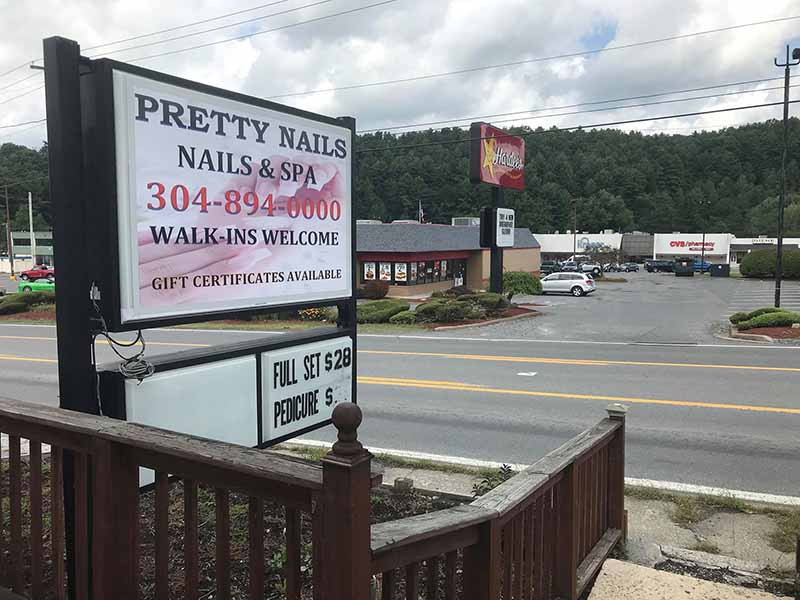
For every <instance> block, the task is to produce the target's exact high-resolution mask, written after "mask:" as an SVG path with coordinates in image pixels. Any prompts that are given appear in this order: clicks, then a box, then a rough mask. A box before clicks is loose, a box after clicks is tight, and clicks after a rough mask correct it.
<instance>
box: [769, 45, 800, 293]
mask: <svg viewBox="0 0 800 600" xmlns="http://www.w3.org/2000/svg"><path fill="white" fill-rule="evenodd" d="M798 64H800V48H795V49H794V51H792V60H790V59H789V45H788V44H787V45H786V62H785V63H779V62H778V59H777V58H776V59H775V66H776V67H784V76H783V155H782V156H781V195H780V200H779V201H778V250H777V252H776V256H775V308H780V306H781V280H782V279H783V208H784V206H785V205H786V155H787V154H788V153H789V77H790V74H789V70H790V68H791V67H793V66H795V65H798Z"/></svg>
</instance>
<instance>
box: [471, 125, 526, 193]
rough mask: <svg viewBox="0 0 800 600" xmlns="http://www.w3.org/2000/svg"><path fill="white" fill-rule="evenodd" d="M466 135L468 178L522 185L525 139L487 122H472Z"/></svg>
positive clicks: (508, 186) (504, 184) (473, 181)
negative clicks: (467, 138) (468, 155)
mask: <svg viewBox="0 0 800 600" xmlns="http://www.w3.org/2000/svg"><path fill="white" fill-rule="evenodd" d="M469 137H470V145H471V147H470V181H471V182H472V183H488V184H491V185H494V186H499V187H505V188H511V189H514V190H523V189H525V139H524V138H521V137H518V136H514V135H509V134H508V133H506V132H505V131H503V130H502V129H498V128H497V127H492V126H491V125H489V124H487V123H473V124H472V125H471V127H470V130H469Z"/></svg>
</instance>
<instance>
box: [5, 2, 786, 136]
mask: <svg viewBox="0 0 800 600" xmlns="http://www.w3.org/2000/svg"><path fill="white" fill-rule="evenodd" d="M191 4H192V6H191V8H188V5H189V3H188V2H164V1H163V0H160V1H156V0H135V1H134V0H112V1H108V0H105V1H100V0H30V1H28V2H15V1H13V0H0V14H3V21H2V32H3V35H2V36H0V73H5V74H4V75H2V76H0V143H4V142H14V143H20V144H27V145H31V146H38V145H39V144H40V143H41V141H42V140H44V139H45V138H46V129H45V124H43V123H41V124H33V125H24V126H20V127H8V126H9V125H15V124H17V123H23V122H28V121H34V120H37V119H41V118H43V117H44V116H45V108H44V90H43V89H40V88H41V86H42V85H43V76H42V74H41V71H32V70H30V69H28V68H27V66H25V67H24V68H20V69H17V70H14V71H12V72H10V73H6V72H7V71H10V70H11V69H14V68H15V67H18V66H20V65H24V64H25V63H26V61H31V60H33V59H37V58H39V57H40V56H41V40H42V38H44V37H47V36H51V35H61V36H64V37H68V38H72V39H74V40H77V41H78V42H79V43H80V44H81V47H82V49H83V53H84V54H85V55H88V56H109V57H113V58H115V59H118V60H122V61H130V62H134V63H136V64H138V65H141V66H144V67H147V68H150V69H154V70H159V71H165V72H168V73H172V74H175V75H178V76H181V77H185V78H188V79H194V80H199V81H202V82H206V83H210V84H212V85H216V86H220V87H224V88H229V89H232V90H236V91H240V92H243V93H246V94H251V95H254V96H260V97H270V98H272V97H280V98H279V99H277V101H279V102H284V103H286V104H291V105H295V106H300V107H302V108H306V109H309V110H313V111H316V112H320V113H324V114H328V115H332V116H341V115H352V116H355V117H356V118H357V122H358V128H359V129H360V130H369V129H374V128H388V127H398V126H403V125H416V126H417V128H424V126H421V125H419V124H425V123H428V122H431V121H442V120H452V121H451V122H452V123H453V124H463V123H469V121H470V120H473V119H474V118H477V117H481V120H487V121H491V122H494V123H497V124H500V125H508V124H511V123H525V124H529V125H532V126H539V125H541V126H552V125H557V126H574V125H590V124H596V123H603V122H608V121H613V120H619V119H637V118H642V117H649V116H658V115H668V114H674V113H683V112H692V111H701V110H711V109H717V108H725V107H732V106H742V105H749V104H759V103H763V102H774V101H778V100H780V99H781V98H782V92H781V91H780V90H770V89H769V88H774V87H778V86H781V85H782V82H781V81H780V80H775V81H767V82H761V83H745V84H740V85H738V86H732V87H719V88H716V89H710V90H705V91H697V92H686V93H682V94H672V95H664V96H653V97H649V98H646V99H639V100H631V101H624V102H614V103H608V104H597V102H598V101H604V100H612V99H620V98H626V97H633V96H643V95H648V96H649V95H652V94H661V93H664V92H675V91H679V90H687V89H692V88H700V87H707V86H722V85H728V84H732V83H736V82H747V81H752V80H761V79H767V78H780V77H782V74H783V72H782V70H780V69H777V68H775V67H774V66H773V62H772V61H773V58H774V57H775V56H776V55H780V56H782V53H783V52H785V44H787V43H791V42H792V41H794V42H796V43H798V44H800V2H798V1H796V0H795V1H791V0H769V1H761V2H755V1H753V0H648V1H647V2H641V1H638V0H603V1H602V2H601V1H600V0H566V1H556V0H502V1H494V2H487V1H486V0H235V1H234V2H231V1H230V0H227V1H223V0H195V1H193V2H192V3H191ZM234 12H237V13H239V14H233V15H231V16H227V17H223V16H224V15H226V14H227V15H230V13H234ZM337 13H345V14H340V15H338V16H336V15H337ZM219 17H223V18H219ZM785 17H797V18H795V19H792V20H784V21H781V22H776V23H770V24H762V25H757V26H751V27H743V28H737V29H732V30H728V31H722V32H718V33H709V34H705V35H696V36H690V37H684V38H682V39H678V40H671V41H663V42H658V43H653V44H647V45H640V46H636V47H633V48H622V49H614V48H615V47H618V46H624V45H628V44H632V43H637V42H646V41H649V40H656V39H659V38H666V37H673V36H681V35H686V34H693V33H696V32H702V31H708V30H712V29H719V28H725V27H731V26H737V25H742V24H747V23H752V22H759V21H766V20H771V19H778V18H785ZM199 21H204V22H202V23H198V24H196V25H191V26H188V27H185V26H186V25H189V24H192V23H197V22H199ZM212 29H213V31H209V30H212ZM161 30H169V31H166V32H164V33H159V34H156V35H147V34H152V33H153V32H158V31H161ZM269 30H274V31H269ZM129 38H135V39H129ZM175 38H180V39H175ZM229 38H240V39H238V40H235V41H229V42H226V43H216V44H211V43H212V42H218V41H221V40H226V39H229ZM121 40H128V41H121ZM112 42H116V43H112ZM199 45H203V46H205V47H202V48H196V49H190V50H185V51H181V50H184V49H187V48H190V47H193V46H199ZM96 46H97V47H96ZM134 46H136V48H134ZM93 47H96V48H93ZM600 49H605V51H602V52H589V51H596V50H600ZM176 51H177V52H176ZM163 53H167V54H166V55H165V56H155V55H160V54H163ZM564 55H571V56H566V57H565V56H564ZM552 57H561V58H552ZM542 59H543V60H542ZM506 63H518V64H515V65H511V66H502V67H497V68H491V69H480V67H487V66H491V65H504V64H506ZM519 63H521V64H519ZM36 64H39V65H40V64H41V60H38V61H37V62H36ZM453 71H461V73H455V74H449V75H447V74H446V73H450V72H453ZM464 71H466V72H464ZM421 77H424V78H421ZM403 79H413V80H412V81H405V82H395V83H386V82H391V81H395V80H403ZM363 84H378V85H368V86H363ZM351 86H361V87H355V88H353V89H333V88H347V87H351ZM320 90H321V91H320ZM745 90H746V91H751V90H757V91H756V92H754V93H735V94H732V95H726V96H721V97H713V98H704V99H695V100H690V101H685V102H669V103H664V104H654V105H650V106H644V107H635V108H613V107H619V106H620V105H630V104H637V103H642V102H663V101H665V100H676V99H678V98H685V97H695V96H707V95H711V94H720V93H726V94H727V93H730V92H742V91H745ZM312 92H314V93H312ZM793 92H794V94H795V95H797V96H798V97H800V91H794V90H793ZM288 94H291V95H288ZM583 103H595V104H589V105H583V106H576V107H572V108H560V109H559V108H558V107H564V106H572V105H576V104H583ZM543 109H544V110H543ZM597 109H602V110H597ZM531 110H538V112H528V113H524V112H521V111H531ZM587 110H592V111H593V112H582V113H581V114H563V113H568V112H572V113H575V112H576V111H587ZM500 113H504V116H491V117H489V115H499V114H500ZM508 113H515V114H508ZM554 115H556V116H554ZM780 115H781V110H780V108H779V107H767V108H760V109H752V110H747V111H737V112H729V113H720V114H712V115H703V116H698V117H690V118H681V119H670V120H666V121H655V122H649V123H641V124H637V125H635V126H627V127H625V128H626V129H630V128H636V129H640V130H643V131H650V132H664V133H676V134H683V133H689V132H690V131H691V130H692V129H693V128H706V129H710V128H718V127H725V126H732V125H737V124H741V123H746V122H750V121H759V120H764V119H767V118H777V117H780ZM531 117H537V118H531ZM411 129H413V128H411ZM403 130H404V129H396V130H394V129H393V131H403Z"/></svg>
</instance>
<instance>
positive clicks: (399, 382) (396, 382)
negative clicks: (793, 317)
mask: <svg viewBox="0 0 800 600" xmlns="http://www.w3.org/2000/svg"><path fill="white" fill-rule="evenodd" d="M358 382H359V383H364V384H367V385H388V386H395V387H413V388H424V389H434V390H446V391H459V392H483V393H485V394H504V395H514V396H534V397H538V398H571V399H576V400H600V401H603V402H622V403H628V404H653V405H661V406H682V407H691V408H716V409H723V410H738V411H746V412H762V413H779V414H785V415H800V408H782V407H778V406H751V405H748V404H723V403H719V402H690V401H684V400H662V399H656V398H636V397H628V396H603V395H596V394H568V393H562V392H534V391H531V390H515V389H503V388H491V387H479V386H475V385H472V384H450V383H446V382H440V383H436V382H424V381H422V380H416V379H395V378H388V377H386V378H384V377H359V378H358Z"/></svg>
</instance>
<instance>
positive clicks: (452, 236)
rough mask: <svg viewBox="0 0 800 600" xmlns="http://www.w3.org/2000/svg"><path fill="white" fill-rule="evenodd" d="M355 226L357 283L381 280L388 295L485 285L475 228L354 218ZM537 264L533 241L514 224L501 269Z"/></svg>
mask: <svg viewBox="0 0 800 600" xmlns="http://www.w3.org/2000/svg"><path fill="white" fill-rule="evenodd" d="M356 228H357V229H356V252H357V260H358V265H357V268H358V283H359V285H364V284H365V283H367V282H368V281H386V282H388V283H389V286H390V287H389V295H390V296H416V295H422V294H430V293H431V292H435V291H439V290H446V289H449V288H451V287H453V286H456V285H465V286H467V287H468V288H470V289H474V290H480V289H487V288H488V287H489V262H490V261H489V258H490V252H489V249H488V248H481V247H480V228H479V227H475V226H453V225H432V224H422V223H417V222H411V223H408V222H406V223H381V222H379V221H359V222H358V223H357V225H356ZM540 264H541V261H540V255H539V242H538V241H536V238H535V237H534V236H533V234H532V233H531V232H530V230H528V229H525V228H519V227H518V228H516V229H515V231H514V247H513V248H505V250H504V252H503V268H504V270H505V271H526V272H528V273H531V274H534V275H538V274H539V267H540Z"/></svg>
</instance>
